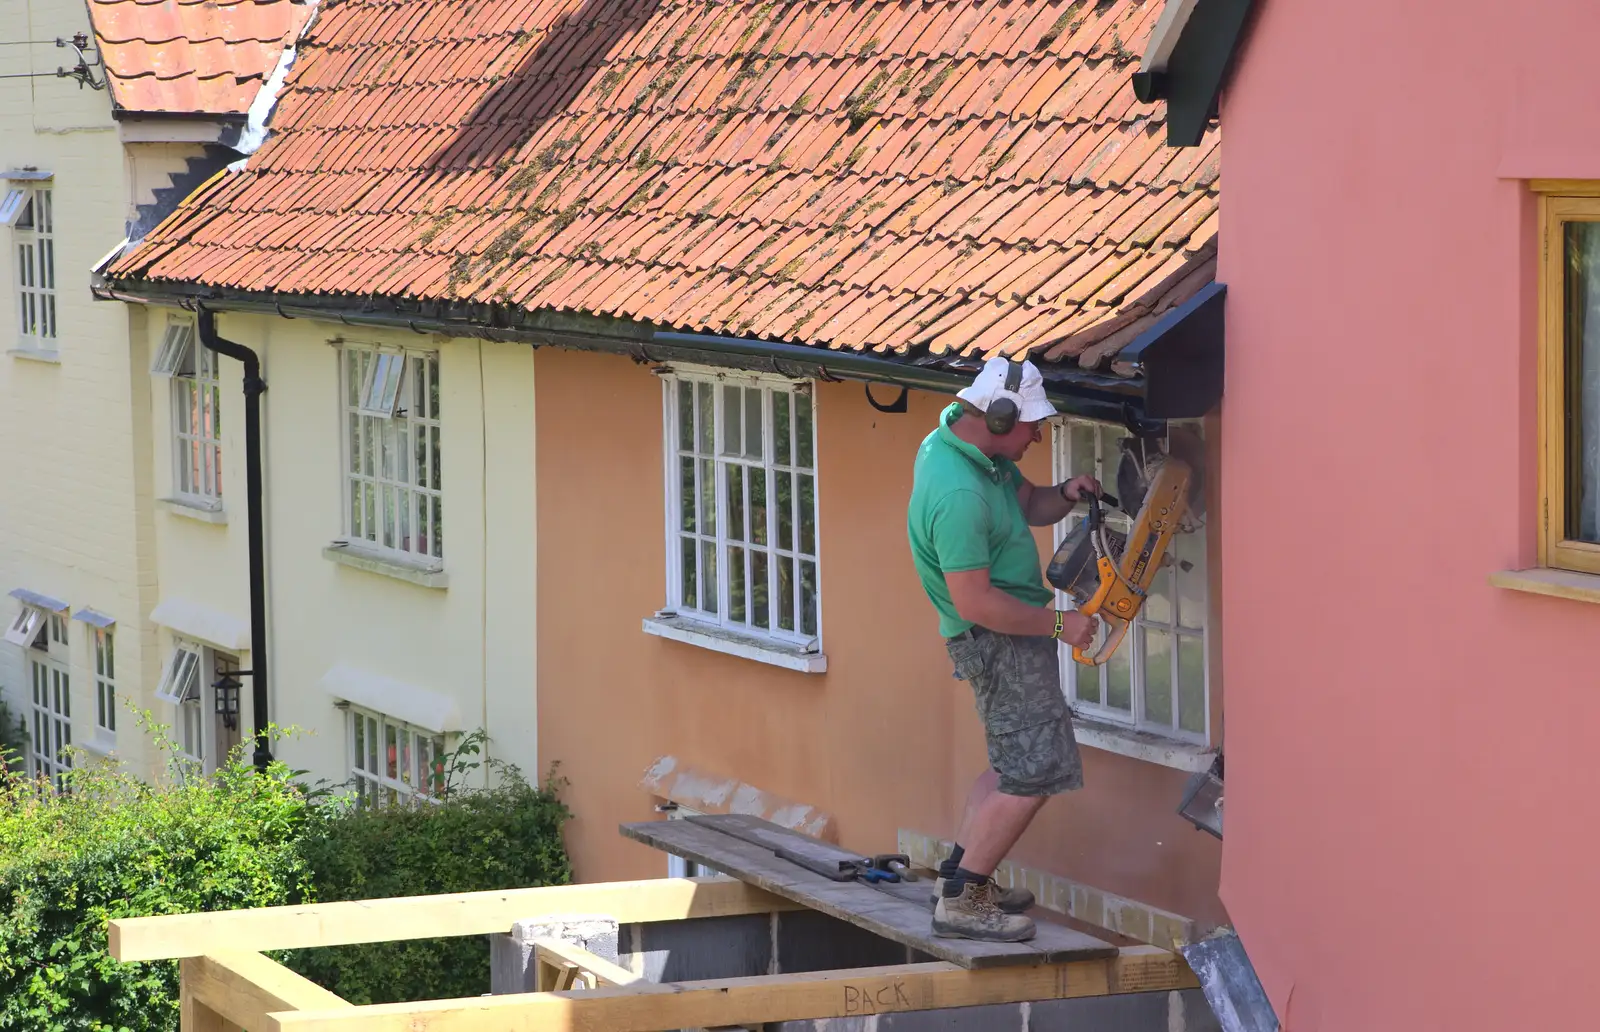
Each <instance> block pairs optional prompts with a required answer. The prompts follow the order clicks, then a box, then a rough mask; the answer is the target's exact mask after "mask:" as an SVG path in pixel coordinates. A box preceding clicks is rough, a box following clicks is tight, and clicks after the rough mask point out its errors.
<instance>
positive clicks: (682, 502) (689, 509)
mask: <svg viewBox="0 0 1600 1032" xmlns="http://www.w3.org/2000/svg"><path fill="white" fill-rule="evenodd" d="M678 507H679V508H680V509H681V510H682V512H683V519H682V521H681V522H682V524H683V526H682V527H681V528H679V529H681V530H685V531H687V532H689V533H690V534H693V533H694V532H695V528H696V526H698V524H697V523H696V521H695V518H694V513H695V490H694V460H693V459H690V458H683V459H679V460H678Z"/></svg>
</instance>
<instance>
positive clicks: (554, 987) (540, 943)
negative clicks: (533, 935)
mask: <svg viewBox="0 0 1600 1032" xmlns="http://www.w3.org/2000/svg"><path fill="white" fill-rule="evenodd" d="M533 960H534V963H535V964H536V965H537V966H538V971H537V979H538V981H537V984H538V986H539V991H540V992H556V991H561V990H566V989H572V988H574V983H575V982H577V981H579V980H582V981H584V982H586V983H587V985H586V988H589V989H598V988H599V987H600V986H603V985H636V984H638V983H641V982H644V981H645V977H644V976H643V975H636V974H634V973H633V972H632V971H629V970H628V969H627V968H624V967H619V966H618V965H616V964H613V963H612V962H611V961H609V960H607V959H605V958H604V957H597V956H595V955H594V954H593V953H590V952H589V951H588V950H586V949H584V948H583V947H581V946H575V945H573V944H572V943H570V942H565V941H563V940H561V939H535V940H533Z"/></svg>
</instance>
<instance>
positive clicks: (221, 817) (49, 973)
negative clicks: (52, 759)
mask: <svg viewBox="0 0 1600 1032" xmlns="http://www.w3.org/2000/svg"><path fill="white" fill-rule="evenodd" d="M69 779H70V781H71V785H72V792H71V794H59V793H56V792H53V791H50V790H49V788H48V786H47V785H45V784H43V783H36V782H33V781H30V780H28V779H26V778H23V777H20V776H17V775H14V774H0V1029H28V1030H39V1032H67V1030H80V1029H81V1030H95V1032H111V1030H121V1029H162V1030H167V1029H176V1028H177V1025H178V1005H177V1001H178V966H177V963H176V962H174V961H167V962H161V963H149V964H119V963H117V962H116V961H114V960H112V959H111V957H110V956H109V955H108V954H107V953H106V921H107V920H108V919H111V918H117V917H136V916H144V915H148V914H170V913H182V912H189V911H199V910H226V909H232V908H236V907H260V906H271V905H274V904H280V903H294V902H298V901H301V900H303V899H306V898H307V893H308V889H309V887H310V884H311V880H310V869H309V868H308V867H307V865H306V861H305V859H304V857H303V856H302V854H301V841H302V839H303V838H304V837H305V835H306V832H307V830H308V829H309V828H311V827H313V826H315V825H316V824H317V823H318V820H319V817H318V814H317V813H316V812H315V811H314V810H313V808H312V807H311V805H310V803H309V801H308V800H307V798H306V795H305V793H304V792H303V791H302V790H301V789H299V788H298V787H296V786H295V785H293V784H292V783H291V780H290V772H289V770H288V768H286V767H284V766H283V765H282V764H277V765H275V766H273V767H272V768H271V769H270V770H268V771H267V772H266V774H265V775H262V776H256V775H255V774H254V773H253V771H252V769H251V768H250V767H249V766H248V765H247V764H244V763H234V764H232V765H230V766H228V767H225V768H224V769H222V770H220V771H218V772H217V774H216V775H215V776H214V777H210V778H202V777H187V778H182V779H180V780H178V781H177V782H176V783H174V784H172V785H170V786H168V787H163V788H160V789H157V788H152V787H150V786H148V785H144V784H141V783H140V782H139V781H137V780H136V779H134V778H132V777H130V776H129V775H127V774H126V773H123V772H122V771H120V770H119V769H117V768H115V767H111V766H109V765H96V766H91V767H86V768H80V769H78V770H75V771H73V772H72V773H71V774H70V775H69Z"/></svg>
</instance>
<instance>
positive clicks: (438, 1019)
mask: <svg viewBox="0 0 1600 1032" xmlns="http://www.w3.org/2000/svg"><path fill="white" fill-rule="evenodd" d="M1198 984H1199V983H1198V982H1197V981H1196V980H1195V977H1194V974H1193V972H1191V971H1190V970H1189V968H1188V965H1186V964H1185V963H1184V961H1183V958H1181V957H1179V956H1177V955H1176V954H1173V953H1168V952H1167V951H1165V950H1161V949H1157V948H1156V947H1153V946H1138V947H1127V948H1124V949H1122V950H1120V951H1118V952H1117V954H1116V955H1115V956H1112V957H1109V958H1099V959H1094V960H1079V961H1071V962H1068V963H1062V964H1028V965H1022V964H1012V965H1005V966H1000V967H991V968H981V969H975V970H974V969H968V968H963V967H959V966H957V965H955V964H948V963H943V962H939V963H932V964H908V965H899V966H894V967H879V968H859V969H856V970H850V971H817V972H807V973H797V974H789V975H762V976H758V977H754V978H728V979H716V980H711V981H701V982H676V983H666V984H656V983H636V984H633V985H627V986H615V987H607V988H599V989H589V990H575V991H570V992H546V993H521V994H515V995H506V996H490V997H475V998H472V999H464V1000H436V1001H429V1002H426V1003H410V1004H377V1005H373V1006H366V1007H353V1008H349V1009H347V1010H326V1011H298V1012H290V1013H281V1014H273V1015H269V1016H268V1023H267V1027H266V1028H265V1029H263V1030H262V1032H484V1030H486V1029H494V1030H496V1032H597V1030H603V1032H667V1030H670V1029H681V1028H707V1027H715V1026H726V1025H754V1024H759V1023H762V1022H769V1021H789V1020H799V1019H805V1018H836V1017H860V1016H864V1015H870V1014H885V1013H890V1012H896V1011H915V1010H937V1009H943V1008H947V1007H972V1006H978V1005H983V1004H997V1003H1021V1002H1023V1001H1032V1000H1064V999H1073V998H1077V997H1084V996H1104V995H1107V994H1110V993H1128V992H1158V991H1165V990H1171V989H1191V988H1195V987H1196V986H1198Z"/></svg>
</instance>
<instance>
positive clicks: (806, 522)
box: [800, 475, 817, 555]
mask: <svg viewBox="0 0 1600 1032" xmlns="http://www.w3.org/2000/svg"><path fill="white" fill-rule="evenodd" d="M800 551H802V552H804V553H806V554H807V555H816V554H817V489H816V478H815V477H811V476H806V475H801V477H800Z"/></svg>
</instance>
